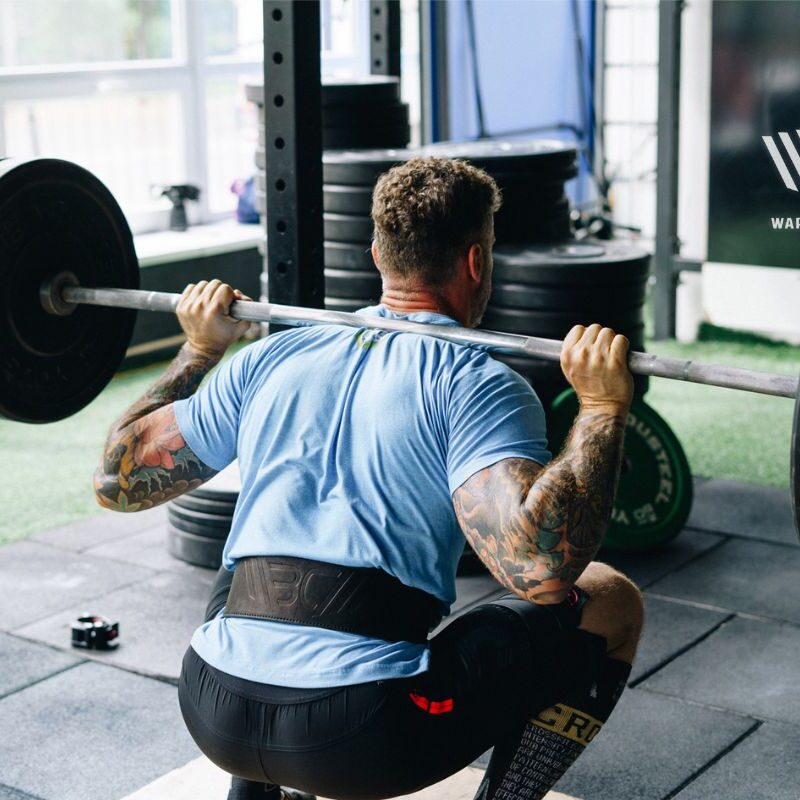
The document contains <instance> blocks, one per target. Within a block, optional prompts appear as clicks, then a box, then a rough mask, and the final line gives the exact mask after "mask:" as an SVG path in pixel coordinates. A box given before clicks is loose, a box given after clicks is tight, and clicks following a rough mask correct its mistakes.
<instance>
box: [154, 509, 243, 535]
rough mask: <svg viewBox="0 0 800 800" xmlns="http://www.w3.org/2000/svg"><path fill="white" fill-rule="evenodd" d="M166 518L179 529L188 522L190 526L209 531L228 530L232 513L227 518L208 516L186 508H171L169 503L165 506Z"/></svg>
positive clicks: (202, 512)
mask: <svg viewBox="0 0 800 800" xmlns="http://www.w3.org/2000/svg"><path fill="white" fill-rule="evenodd" d="M167 517H168V518H169V521H170V522H171V523H172V524H173V525H175V526H177V527H179V528H180V527H181V525H182V524H183V523H184V522H188V523H189V524H191V525H197V526H199V527H202V528H209V529H211V530H221V529H225V530H230V527H231V523H232V522H233V514H232V513H231V514H230V515H229V516H220V515H219V514H209V513H208V512H207V511H192V510H191V509H188V508H181V507H180V506H173V505H172V504H171V503H170V504H169V505H168V506H167Z"/></svg>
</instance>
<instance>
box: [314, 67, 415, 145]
mask: <svg viewBox="0 0 800 800" xmlns="http://www.w3.org/2000/svg"><path fill="white" fill-rule="evenodd" d="M410 138H411V128H410V126H409V123H408V103H403V102H402V101H401V99H400V79H399V78H394V77H391V76H388V75H368V76H365V77H362V78H359V79H358V80H352V79H349V80H337V79H335V78H325V79H324V80H323V82H322V147H323V149H324V150H344V149H348V148H356V147H366V148H371V147H405V146H406V145H407V144H408V142H409V139H410Z"/></svg>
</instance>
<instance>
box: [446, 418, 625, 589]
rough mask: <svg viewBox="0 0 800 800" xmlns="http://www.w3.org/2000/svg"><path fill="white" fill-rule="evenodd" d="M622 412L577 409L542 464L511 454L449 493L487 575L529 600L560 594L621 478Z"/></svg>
mask: <svg viewBox="0 0 800 800" xmlns="http://www.w3.org/2000/svg"><path fill="white" fill-rule="evenodd" d="M624 431H625V416H624V415H623V414H621V413H620V414H618V415H615V414H612V413H589V412H582V413H581V414H580V415H579V416H578V418H577V420H576V421H575V424H574V425H573V428H572V431H571V432H570V435H569V437H568V438H567V443H566V444H565V446H564V449H563V451H562V452H561V454H560V455H559V456H558V458H556V459H554V460H553V461H552V462H551V463H550V464H549V465H548V466H547V467H546V468H544V469H542V468H541V467H540V466H539V465H538V464H536V463H535V462H533V461H528V460H526V459H522V458H509V459H505V460H503V461H500V462H498V463H497V464H493V465H492V466H491V467H489V468H487V469H485V470H482V471H481V472H479V473H477V474H476V475H473V476H472V478H470V479H469V480H468V481H466V483H464V484H463V485H462V486H460V487H459V488H458V489H457V490H456V492H455V493H454V495H453V503H454V505H455V510H456V515H457V516H458V520H459V523H460V525H461V528H462V530H463V531H464V534H465V536H466V537H467V540H468V541H469V543H470V545H471V546H472V547H473V549H474V550H475V552H476V553H477V554H478V555H479V556H480V558H481V560H482V561H483V562H484V563H485V564H486V565H487V567H488V568H489V570H490V571H491V573H492V574H493V575H494V576H495V578H497V580H499V581H500V582H501V583H502V584H503V585H504V586H506V587H508V588H509V589H510V590H511V591H513V592H515V593H516V594H518V595H519V596H520V597H524V598H526V599H528V600H530V601H532V602H537V603H551V602H559V601H560V600H562V599H563V598H564V595H565V594H566V592H568V591H569V590H570V589H571V588H572V586H573V585H574V583H575V581H576V580H577V579H578V577H579V576H580V574H581V573H582V572H583V570H584V569H585V568H586V565H587V564H588V563H589V562H590V561H591V560H592V558H594V555H595V553H596V552H597V550H598V549H599V547H600V543H601V542H602V539H603V536H604V535H605V531H606V527H607V526H608V521H609V518H610V516H611V509H612V507H613V503H614V496H615V494H616V489H617V481H618V478H619V469H620V462H621V459H622V445H623V438H624Z"/></svg>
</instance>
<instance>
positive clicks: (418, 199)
mask: <svg viewBox="0 0 800 800" xmlns="http://www.w3.org/2000/svg"><path fill="white" fill-rule="evenodd" d="M499 208H500V190H499V189H498V188H497V184H496V183H495V182H494V179H493V178H492V177H491V176H489V175H488V174H487V173H486V172H484V171H483V170H482V169H478V168H477V167H473V166H472V165H471V164H468V163H467V162H466V161H462V160H459V159H450V158H412V159H411V160H410V161H406V162H405V163H403V164H400V165H398V166H396V167H392V169H390V170H389V171H388V172H386V173H384V174H383V175H381V177H380V178H379V179H378V182H377V184H376V185H375V191H374V193H373V195H372V220H373V222H374V223H375V234H374V235H375V245H376V247H377V249H378V255H379V256H380V266H379V269H380V271H381V273H384V274H393V275H397V276H400V277H404V278H411V277H413V278H416V279H418V280H420V281H422V282H423V283H424V284H426V285H428V286H441V285H442V284H445V283H447V282H448V281H449V280H450V279H451V278H452V277H453V273H454V271H455V268H456V264H457V263H458V259H459V258H460V257H461V256H462V255H464V253H465V252H466V250H467V249H468V248H469V246H470V245H471V244H473V243H475V242H481V241H482V240H483V239H484V238H485V236H486V234H487V227H488V224H489V221H490V220H491V218H492V214H494V213H495V212H496V211H497V210H498V209H499ZM488 246H491V243H489V244H488Z"/></svg>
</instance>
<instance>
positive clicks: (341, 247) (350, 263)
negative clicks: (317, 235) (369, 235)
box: [325, 242, 375, 270]
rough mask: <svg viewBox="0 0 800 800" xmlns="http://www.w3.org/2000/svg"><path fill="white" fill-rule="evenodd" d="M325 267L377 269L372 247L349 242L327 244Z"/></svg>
mask: <svg viewBox="0 0 800 800" xmlns="http://www.w3.org/2000/svg"><path fill="white" fill-rule="evenodd" d="M325 266H326V267H329V268H331V269H357V270H371V269H375V262H374V261H373V260H372V251H371V247H370V246H369V245H366V244H350V243H348V242H325Z"/></svg>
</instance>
